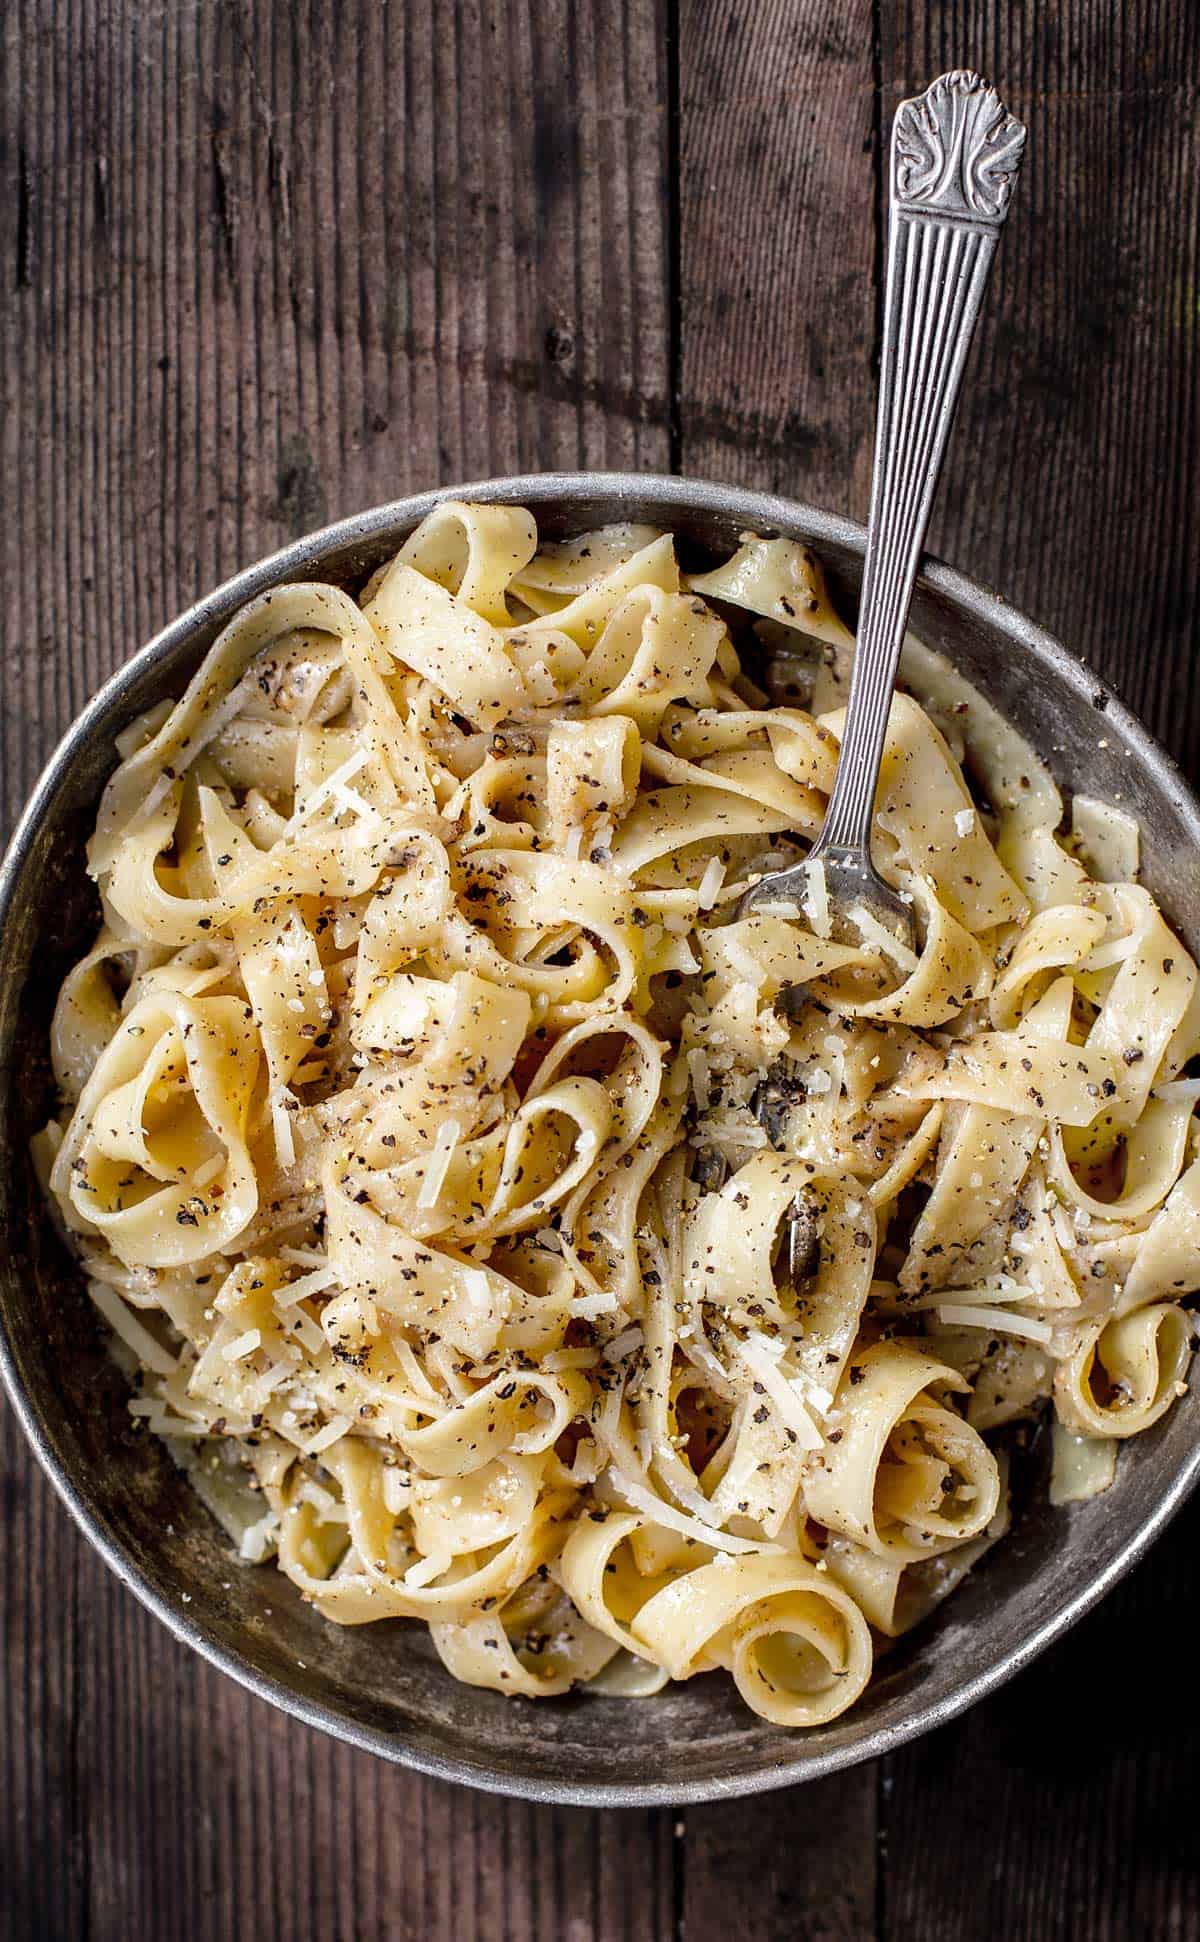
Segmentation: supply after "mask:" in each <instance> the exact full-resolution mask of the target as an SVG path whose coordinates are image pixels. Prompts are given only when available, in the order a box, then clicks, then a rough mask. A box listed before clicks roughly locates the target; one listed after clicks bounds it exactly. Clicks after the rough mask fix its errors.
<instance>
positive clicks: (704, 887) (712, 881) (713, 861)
mask: <svg viewBox="0 0 1200 1942" xmlns="http://www.w3.org/2000/svg"><path fill="white" fill-rule="evenodd" d="M724 881H725V862H724V858H723V857H719V856H710V857H709V859H708V862H707V863H706V864H705V866H704V875H703V876H702V877H701V879H700V888H699V890H698V892H697V897H698V899H699V904H700V908H701V910H711V909H712V907H713V905H714V904H715V903H716V901H717V898H718V897H719V896H720V894H721V885H722V884H723V883H724Z"/></svg>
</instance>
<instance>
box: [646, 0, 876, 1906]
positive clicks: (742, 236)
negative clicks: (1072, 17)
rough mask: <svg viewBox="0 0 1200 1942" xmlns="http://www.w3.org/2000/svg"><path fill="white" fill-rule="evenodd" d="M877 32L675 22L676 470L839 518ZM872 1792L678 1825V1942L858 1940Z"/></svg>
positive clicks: (826, 1786) (871, 248) (818, 1)
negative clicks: (811, 504) (684, 1832)
mask: <svg viewBox="0 0 1200 1942" xmlns="http://www.w3.org/2000/svg"><path fill="white" fill-rule="evenodd" d="M873 29H874V20H873V11H872V6H871V4H870V0H842V4H840V5H838V6H830V5H828V3H827V0H762V4H760V5H758V6H756V7H730V6H728V5H726V4H725V3H724V0H680V5H679V68H680V75H679V170H680V173H679V198H678V200H679V234H678V239H677V245H676V247H677V252H678V261H679V292H680V349H681V358H680V392H679V432H680V458H681V466H682V470H683V471H684V472H685V473H691V474H693V475H695V476H699V477H710V478H717V479H728V480H731V481H734V482H736V483H738V484H745V485H752V486H759V487H766V488H769V489H770V490H773V491H778V492H784V493H792V494H794V495H795V496H797V497H799V498H804V499H811V500H813V501H815V502H816V503H817V504H819V505H826V506H830V507H832V508H833V509H835V510H837V511H842V512H850V511H856V510H857V509H858V507H859V505H860V503H861V502H862V501H864V500H865V496H866V492H867V488H868V484H869V469H870V450H871V439H872V435H873V410H874V388H873V378H872V369H871V360H872V349H873V344H874V336H875V328H876V314H877V307H878V306H877V297H876V272H877V258H878V250H879V231H878V211H877V209H876V206H875V202H874V193H873V192H874V181H875V156H874V152H873V151H874V147H875V134H876V127H875V124H876V100H875V93H874V69H873ZM877 1788H878V1775H877V1773H876V1771H875V1769H874V1768H873V1767H863V1768H859V1769H858V1770H857V1771H855V1772H853V1773H850V1774H846V1775H840V1776H838V1777H837V1778H835V1779H834V1780H832V1781H827V1782H818V1783H815V1784H813V1785H812V1786H809V1787H805V1788H804V1789H802V1790H801V1791H799V1792H789V1793H784V1794H769V1795H764V1796H762V1797H760V1798H759V1799H756V1800H753V1801H748V1802H745V1803H741V1804H737V1805H721V1806H712V1807H698V1808H695V1809H693V1810H692V1811H691V1812H690V1813H689V1815H688V1821H687V1827H688V1838H687V1848H686V1856H685V1876H684V1883H685V1885H684V1903H683V1913H684V1925H683V1932H684V1936H685V1937H686V1938H688V1942H694V1938H701V1939H703V1938H707V1937H710V1936H711V1937H718V1936H726V1935H729V1934H730V1933H733V1934H739V1935H742V1934H744V1935H745V1936H746V1938H747V1942H760V1939H761V1942H767V1938H772V1939H773V1938H776V1937H778V1938H783V1937H790V1936H796V1935H803V1936H806V1937H807V1936H812V1937H826V1936H828V1937H839V1938H840V1937H851V1936H864V1935H868V1934H870V1933H871V1932H872V1926H873V1919H874V1903H875V1865H876V1848H875V1843H876V1830H877V1817H876V1808H877V1801H876V1795H877ZM751 1884H752V1886H751Z"/></svg>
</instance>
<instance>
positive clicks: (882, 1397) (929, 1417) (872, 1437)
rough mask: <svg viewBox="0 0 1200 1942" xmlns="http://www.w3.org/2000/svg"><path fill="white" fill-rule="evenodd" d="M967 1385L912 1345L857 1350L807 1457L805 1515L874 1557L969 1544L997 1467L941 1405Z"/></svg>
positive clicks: (986, 1517) (989, 1513)
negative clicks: (825, 1428) (825, 1433)
mask: <svg viewBox="0 0 1200 1942" xmlns="http://www.w3.org/2000/svg"><path fill="white" fill-rule="evenodd" d="M967 1386H968V1385H967V1383H966V1382H965V1380H964V1378H963V1377H962V1376H960V1375H959V1374H958V1373H957V1371H955V1370H954V1369H951V1368H949V1367H948V1366H947V1365H946V1364H945V1363H942V1362H938V1361H937V1360H936V1359H935V1358H934V1357H933V1356H932V1355H929V1354H928V1353H927V1352H926V1351H925V1350H924V1349H922V1348H920V1347H919V1346H918V1345H917V1344H916V1343H915V1342H902V1341H890V1342H877V1343H875V1344H874V1345H873V1346H872V1347H869V1348H866V1349H864V1350H862V1351H860V1352H857V1353H856V1354H855V1355H854V1356H853V1357H852V1359H851V1362H850V1366H849V1369H848V1371H847V1374H846V1376H845V1377H844V1378H843V1380H842V1383H841V1385H840V1387H839V1389H838V1395H837V1407H836V1409H835V1411H834V1412H833V1415H832V1416H831V1418H830V1424H831V1427H836V1428H838V1429H840V1430H841V1431H842V1435H841V1437H840V1439H839V1440H838V1441H837V1442H836V1443H834V1442H831V1441H830V1440H829V1439H828V1437H827V1439H826V1443H825V1447H824V1448H823V1449H822V1450H821V1452H820V1453H819V1455H818V1456H816V1457H815V1458H814V1459H813V1463H812V1466H811V1468H810V1470H809V1473H808V1477H807V1481H806V1485H805V1499H806V1502H807V1505H808V1509H809V1512H810V1514H811V1515H812V1516H813V1517H815V1518H817V1519H818V1521H819V1522H820V1523H822V1524H824V1525H826V1526H827V1528H828V1529H830V1530H832V1531H839V1532H841V1533H842V1534H843V1535H844V1536H846V1537H850V1538H853V1539H854V1541H855V1543H857V1544H861V1545H863V1546H864V1547H865V1548H866V1549H867V1550H868V1551H872V1552H874V1553H875V1554H876V1555H877V1556H879V1557H893V1558H897V1559H900V1560H903V1561H904V1562H909V1561H912V1560H915V1559H918V1558H923V1557H929V1556H930V1555H931V1554H932V1553H934V1552H935V1551H939V1550H945V1549H947V1548H948V1547H949V1546H950V1545H953V1544H956V1543H961V1542H962V1541H963V1540H964V1539H966V1538H971V1537H975V1536H976V1535H977V1534H978V1533H979V1532H980V1531H981V1530H983V1529H984V1527H985V1526H986V1525H987V1524H989V1523H990V1522H991V1519H992V1517H993V1516H994V1515H995V1512H996V1507H997V1504H998V1502H999V1495H1000V1478H999V1472H998V1471H997V1468H996V1460H995V1458H994V1457H993V1455H992V1453H991V1451H990V1450H989V1449H988V1447H987V1445H986V1444H985V1443H984V1442H983V1440H982V1438H981V1437H980V1436H979V1435H978V1433H977V1432H976V1431H975V1430H973V1429H971V1427H970V1426H969V1425H968V1424H967V1423H965V1422H964V1421H963V1420H962V1418H961V1417H960V1416H956V1415H955V1414H954V1412H953V1411H952V1410H949V1409H947V1408H946V1407H945V1405H944V1404H942V1403H939V1402H937V1401H936V1400H935V1399H934V1395H933V1394H932V1393H928V1392H933V1391H937V1390H942V1391H950V1392H951V1393H962V1392H963V1391H965V1390H966V1388H967Z"/></svg>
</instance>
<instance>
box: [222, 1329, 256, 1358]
mask: <svg viewBox="0 0 1200 1942" xmlns="http://www.w3.org/2000/svg"><path fill="white" fill-rule="evenodd" d="M261 1346H262V1334H261V1331H260V1330H259V1329H257V1328H248V1329H247V1330H246V1332H245V1334H244V1335H237V1336H235V1337H234V1339H233V1341H232V1342H226V1344H225V1347H224V1348H223V1349H222V1350H221V1354H222V1356H223V1357H224V1359H225V1361H226V1362H243V1361H244V1360H245V1358H246V1357H247V1356H248V1355H253V1354H254V1351H255V1349H257V1348H261Z"/></svg>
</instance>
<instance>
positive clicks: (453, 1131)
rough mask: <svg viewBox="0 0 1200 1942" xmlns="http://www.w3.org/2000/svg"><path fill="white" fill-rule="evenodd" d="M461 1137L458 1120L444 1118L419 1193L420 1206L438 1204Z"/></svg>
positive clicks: (418, 1201)
mask: <svg viewBox="0 0 1200 1942" xmlns="http://www.w3.org/2000/svg"><path fill="white" fill-rule="evenodd" d="M461 1138H462V1129H461V1127H460V1126H459V1123H458V1121H457V1120H456V1119H444V1120H443V1121H442V1123H441V1125H440V1126H439V1127H438V1129H437V1136H436V1138H435V1140H434V1142H433V1151H432V1153H431V1154H430V1156H429V1165H428V1166H427V1167H426V1169H425V1178H424V1179H423V1180H422V1182H421V1188H420V1192H419V1193H418V1194H417V1206H418V1207H422V1208H424V1207H433V1206H435V1205H436V1204H437V1199H438V1196H439V1194H440V1193H441V1191H442V1188H443V1187H444V1186H445V1184H446V1175H447V1173H448V1172H449V1170H450V1162H451V1161H452V1160H453V1158H454V1153H455V1149H456V1147H457V1146H458V1143H459V1140H460V1139H461Z"/></svg>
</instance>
